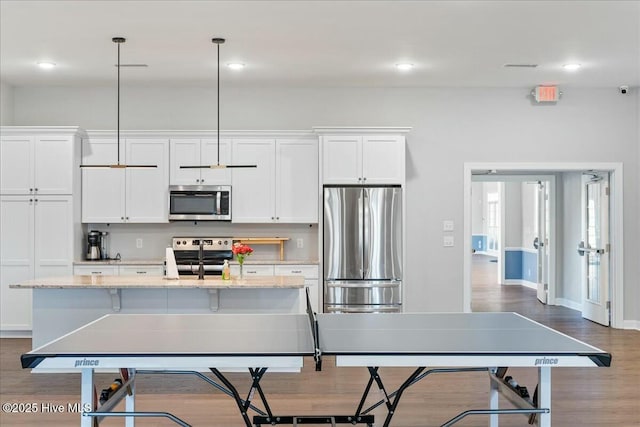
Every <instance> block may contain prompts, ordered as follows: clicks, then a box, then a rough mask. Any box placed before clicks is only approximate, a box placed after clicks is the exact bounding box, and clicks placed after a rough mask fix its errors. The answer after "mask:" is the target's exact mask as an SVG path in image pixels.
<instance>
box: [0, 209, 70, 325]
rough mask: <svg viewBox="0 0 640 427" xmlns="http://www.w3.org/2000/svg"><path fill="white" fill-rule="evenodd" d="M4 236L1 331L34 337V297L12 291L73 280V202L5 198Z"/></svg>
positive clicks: (0, 215) (0, 242) (0, 223)
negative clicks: (22, 285) (31, 283)
mask: <svg viewBox="0 0 640 427" xmlns="http://www.w3.org/2000/svg"><path fill="white" fill-rule="evenodd" d="M0 235H1V236H2V239H0V284H1V285H0V330H2V331H3V332H4V331H13V332H17V331H30V330H31V294H32V292H31V291H30V290H26V289H10V288H9V285H11V284H16V283H19V282H23V281H25V280H31V279H35V278H40V277H53V276H69V275H70V274H71V271H72V263H73V258H74V256H73V243H74V242H73V236H74V233H73V198H72V196H2V197H1V198H0Z"/></svg>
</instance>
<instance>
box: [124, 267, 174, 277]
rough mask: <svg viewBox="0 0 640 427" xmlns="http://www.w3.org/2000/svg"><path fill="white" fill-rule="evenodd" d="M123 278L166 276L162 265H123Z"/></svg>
mask: <svg viewBox="0 0 640 427" xmlns="http://www.w3.org/2000/svg"><path fill="white" fill-rule="evenodd" d="M120 275H121V276H164V267H163V266H161V265H121V266H120Z"/></svg>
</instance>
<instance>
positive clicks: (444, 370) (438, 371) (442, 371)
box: [362, 368, 487, 414]
mask: <svg viewBox="0 0 640 427" xmlns="http://www.w3.org/2000/svg"><path fill="white" fill-rule="evenodd" d="M485 371H487V368H436V369H429V370H428V371H425V372H423V373H422V374H420V375H419V376H418V377H416V378H415V379H414V380H413V381H411V384H409V386H412V385H414V384H415V383H417V382H418V381H420V380H422V379H423V378H425V377H426V376H427V375H430V374H446V373H451V372H485ZM396 394H398V390H396V391H394V392H393V393H391V394H390V395H389V397H394V396H395V395H396ZM383 403H384V400H380V401H378V402H376V403H375V404H373V405H372V406H370V407H368V408H367V409H365V410H364V411H363V412H362V413H363V414H368V413H369V412H371V411H373V410H374V409H376V408H377V407H378V406H380V405H382V404H383Z"/></svg>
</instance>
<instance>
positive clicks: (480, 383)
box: [0, 257, 640, 427]
mask: <svg viewBox="0 0 640 427" xmlns="http://www.w3.org/2000/svg"><path fill="white" fill-rule="evenodd" d="M494 268H495V264H492V263H488V262H487V260H486V259H482V258H480V257H477V258H476V259H475V261H474V286H473V310H474V311H516V312H518V313H521V314H523V315H525V316H527V317H530V318H532V319H534V320H537V321H539V322H541V323H543V324H546V325H549V326H551V327H553V328H555V329H558V330H560V331H562V332H565V333H567V334H569V335H571V336H573V337H575V338H578V339H580V340H584V341H586V342H588V343H590V344H592V345H595V346H597V347H600V348H602V349H605V350H608V351H609V352H611V353H612V354H613V363H612V366H611V368H593V369H578V368H561V369H555V370H552V381H553V390H552V391H553V395H552V402H553V404H552V411H553V416H552V420H553V425H554V426H556V427H558V426H561V427H568V426H585V427H590V426H603V427H604V426H607V427H608V426H616V427H617V426H620V427H634V426H640V400H639V396H640V332H638V331H623V330H614V329H610V328H605V327H602V326H599V325H596V324H594V323H592V322H589V321H586V320H584V319H582V318H581V317H580V313H578V312H576V311H573V310H569V309H566V308H563V307H552V306H544V305H542V304H540V303H538V302H537V300H536V298H535V291H534V290H532V289H528V288H523V287H521V286H498V285H495V284H492V283H495V278H494V277H493V276H492V274H494V273H493V269H494ZM30 349H31V341H30V340H28V339H2V340H0V402H2V403H6V402H14V403H28V402H36V403H38V405H41V404H43V403H56V404H62V405H64V406H65V407H66V406H67V404H69V403H75V402H78V400H79V382H80V378H79V375H78V374H31V373H30V372H29V371H28V370H23V369H21V368H20V366H19V356H20V354H22V353H24V352H27V351H29V350H30ZM410 371H411V370H410V369H397V368H396V369H384V370H382V378H383V381H385V385H387V387H388V388H389V389H393V388H394V386H397V385H398V384H400V383H401V381H403V380H404V379H405V378H406V375H408V373H409V372H410ZM510 375H512V376H514V378H516V379H517V381H518V382H519V383H520V384H524V385H526V386H527V387H528V388H529V390H533V388H534V387H535V382H536V372H535V370H533V369H513V370H510ZM113 378H115V376H114V375H113V374H99V375H97V379H98V384H100V387H106V386H107V385H108V384H110V383H111V381H112V380H113ZM230 378H231V379H232V380H233V381H234V382H239V383H240V384H244V386H241V388H240V389H241V390H242V393H241V394H245V393H246V390H247V386H248V377H247V375H246V374H230ZM367 379H368V375H367V373H366V371H365V369H362V368H340V369H336V368H335V366H334V363H333V360H332V359H330V358H327V359H325V363H324V365H323V371H322V372H321V373H318V372H315V371H314V367H313V363H312V360H307V361H305V367H304V369H303V371H302V372H301V373H300V374H284V373H268V374H267V375H266V376H265V378H264V380H263V387H264V389H265V391H267V393H268V397H269V403H270V405H271V407H272V409H273V410H274V412H278V413H281V414H285V413H288V414H294V413H295V414H326V413H329V412H331V413H343V414H348V413H350V412H352V411H353V410H354V408H355V407H356V405H357V402H358V399H359V397H360V394H361V392H362V388H363V386H364V384H365V383H366V381H367ZM487 388H488V380H487V378H486V374H485V373H468V374H460V373H458V374H441V375H430V376H428V377H427V378H426V379H425V380H423V381H421V382H420V383H418V384H416V385H414V386H413V387H412V388H410V389H409V390H408V391H407V392H406V393H405V395H404V396H403V398H402V400H401V403H400V405H399V408H398V412H397V414H396V415H395V417H394V422H393V424H392V425H393V426H407V427H418V426H439V425H441V424H442V423H444V422H446V421H447V420H449V419H450V418H452V417H453V416H455V415H456V414H457V413H459V412H461V411H464V410H466V409H471V408H484V407H486V405H487V400H488V393H487ZM138 393H139V395H138V398H137V409H138V410H143V411H144V410H148V411H156V410H160V411H168V412H171V413H173V414H175V415H176V416H178V417H180V418H182V419H184V420H185V421H187V422H189V423H191V424H192V425H194V426H224V427H236V426H243V425H244V424H243V423H242V420H241V418H240V416H239V415H238V412H237V409H236V407H235V404H234V402H233V401H232V400H231V399H230V398H229V397H227V396H225V395H223V394H221V393H220V392H218V391H215V390H213V389H212V387H211V386H210V385H208V384H206V383H204V382H203V381H201V380H198V379H196V378H186V377H175V376H171V377H169V376H164V375H153V376H140V377H139V378H138ZM370 401H371V402H370V403H373V399H370ZM501 404H502V405H503V407H509V404H508V403H505V402H501ZM374 414H375V415H376V417H377V419H378V423H377V425H380V421H381V420H382V419H383V418H384V417H383V416H382V411H380V410H375V411H374ZM78 421H79V415H78V414H77V413H67V412H65V413H56V414H52V413H49V414H43V413H35V414H34V413H30V414H15V413H4V412H2V413H0V426H3V427H4V426H38V427H40V426H42V427H45V426H46V427H53V426H55V427H58V426H60V427H63V426H64V427H67V426H74V425H78ZM101 425H103V426H121V425H124V423H123V421H122V420H117V419H108V420H105V421H104V422H103V423H101ZM136 425H139V426H174V425H175V424H173V423H172V422H171V421H169V420H163V419H139V420H138V421H136ZM458 425H459V426H461V427H471V426H486V425H487V418H486V417H484V416H476V417H468V418H466V419H465V420H463V421H462V422H460V423H459V424H458ZM500 425H501V426H506V427H512V426H527V420H526V418H525V417H524V416H522V415H511V416H502V417H501V419H500Z"/></svg>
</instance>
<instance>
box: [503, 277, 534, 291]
mask: <svg viewBox="0 0 640 427" xmlns="http://www.w3.org/2000/svg"><path fill="white" fill-rule="evenodd" d="M503 285H509V286H511V285H520V286H524V287H525V288H531V289H538V284H537V283H533V282H529V281H528V280H523V279H506V280H505V281H504V283H503Z"/></svg>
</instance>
